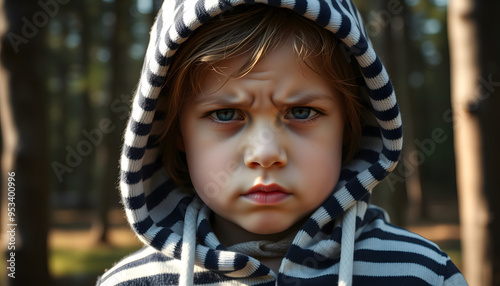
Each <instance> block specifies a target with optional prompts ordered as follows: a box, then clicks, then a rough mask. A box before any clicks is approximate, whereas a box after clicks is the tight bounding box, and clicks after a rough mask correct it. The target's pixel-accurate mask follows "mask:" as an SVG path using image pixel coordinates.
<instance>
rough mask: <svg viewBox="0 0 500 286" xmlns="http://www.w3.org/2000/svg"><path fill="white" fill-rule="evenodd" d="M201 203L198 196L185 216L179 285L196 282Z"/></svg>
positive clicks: (188, 285)
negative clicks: (195, 262)
mask: <svg viewBox="0 0 500 286" xmlns="http://www.w3.org/2000/svg"><path fill="white" fill-rule="evenodd" d="M200 207H201V203H200V201H199V200H198V199H197V198H194V200H193V201H192V202H191V203H190V204H189V206H188V207H187V210H186V216H185V217H184V230H183V236H182V247H181V265H182V267H181V271H180V274H179V285H186V286H192V285H193V283H194V258H195V253H196V219H197V215H198V213H199V209H200Z"/></svg>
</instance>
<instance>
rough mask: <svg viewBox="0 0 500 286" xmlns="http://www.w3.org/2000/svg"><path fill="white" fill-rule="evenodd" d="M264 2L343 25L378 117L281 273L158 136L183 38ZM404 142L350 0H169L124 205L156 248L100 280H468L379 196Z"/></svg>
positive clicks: (124, 161) (141, 106) (145, 73)
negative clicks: (225, 239)
mask: <svg viewBox="0 0 500 286" xmlns="http://www.w3.org/2000/svg"><path fill="white" fill-rule="evenodd" d="M261 1H262V2H261ZM255 3H262V4H268V5H271V6H276V7H282V8H284V9H291V10H293V11H295V12H296V13H298V14H300V15H302V16H303V17H306V18H308V19H310V20H313V21H314V22H316V23H317V24H318V25H319V26H321V27H324V28H325V29H327V30H329V31H330V32H332V33H334V34H335V35H336V37H338V38H339V39H340V40H341V41H342V43H343V46H344V47H345V49H346V52H347V53H348V54H349V55H351V56H352V57H353V58H354V59H355V60H356V62H357V63H358V64H359V66H360V70H361V72H362V75H363V79H364V81H363V83H362V85H361V88H363V89H364V90H365V91H366V95H367V97H368V98H369V100H368V101H369V103H370V104H371V108H370V111H371V115H370V117H371V118H373V120H371V123H367V124H366V126H364V128H363V134H362V138H361V142H360V147H359V150H358V151H357V153H356V155H355V156H354V158H353V159H352V160H351V161H349V163H347V164H346V165H344V166H343V167H342V171H341V174H340V179H339V182H338V184H337V186H336V188H335V190H333V191H332V193H331V195H330V196H329V197H328V198H327V199H326V200H325V201H324V202H323V204H322V205H321V206H319V207H318V209H317V210H316V211H315V212H313V213H312V215H311V216H310V217H309V218H308V219H307V220H306V221H305V223H304V224H303V226H302V227H301V229H300V230H299V231H298V232H297V234H296V235H295V237H294V238H293V241H292V243H291V245H290V247H289V248H288V251H287V252H286V255H285V257H284V258H283V260H282V262H281V266H280V268H279V271H278V273H275V272H273V271H272V270H271V269H269V268H268V267H266V266H265V265H264V264H262V263H261V262H260V261H259V260H257V259H255V258H254V257H251V256H248V255H245V254H243V253H239V252H234V251H231V250H229V249H228V248H226V247H225V246H223V245H222V244H221V243H220V242H219V240H218V239H217V237H216V236H215V234H214V233H213V231H212V228H211V226H210V221H209V218H210V214H211V210H210V209H209V208H208V207H207V206H206V205H205V204H203V202H202V201H201V200H200V199H199V198H198V197H196V196H193V195H189V194H186V193H184V192H181V191H180V190H179V188H177V187H176V185H175V184H174V183H173V181H172V180H171V179H170V178H169V176H168V174H167V172H166V171H165V169H164V167H163V161H162V156H161V152H160V149H161V148H160V145H159V144H158V143H157V138H158V136H159V134H160V132H161V131H160V130H161V128H160V126H161V122H162V119H163V117H164V111H161V110H159V106H160V105H161V104H158V101H159V94H160V91H161V89H162V88H163V84H164V81H165V78H166V76H167V74H168V70H169V66H170V64H171V62H172V59H173V58H174V54H175V53H176V50H177V49H178V48H179V46H180V44H181V43H182V42H184V41H185V40H186V39H187V38H188V37H189V36H190V35H191V34H192V32H193V31H194V30H195V29H196V28H197V27H199V26H200V25H202V24H203V23H206V22H207V21H208V20H209V19H211V18H213V17H216V16H218V15H220V14H221V13H223V12H224V11H227V10H231V9H232V8H233V7H235V6H237V5H243V4H245V5H253V4H255ZM157 106H158V110H157ZM166 112H168V111H166ZM368 121H369V122H370V120H368ZM165 140H169V138H166V139H165ZM402 140H403V139H402V123H401V115H400V113H399V109H398V105H397V102H396V96H395V93H394V89H393V86H392V84H391V82H390V80H389V77H388V75H387V72H386V70H385V68H384V66H383V64H382V63H381V61H380V60H379V58H378V57H377V55H376V54H375V52H374V50H373V47H372V45H371V43H370V41H369V39H368V36H367V33H366V30H365V28H364V24H363V22H362V20H361V17H360V15H359V12H358V11H357V9H356V8H355V6H354V5H353V3H352V2H351V1H350V0H269V1H265V0H167V1H165V2H164V4H163V6H162V8H161V10H160V12H159V14H158V17H157V19H156V21H155V23H154V25H153V28H152V31H151V40H150V44H149V47H148V50H147V53H146V57H145V61H144V66H143V70H142V74H141V79H140V82H139V85H138V89H137V92H136V94H135V97H134V101H133V108H132V113H131V116H130V119H129V122H128V126H127V129H126V132H125V136H124V145H123V150H122V158H121V179H120V189H121V195H122V200H123V205H124V209H125V212H126V216H127V219H128V221H129V223H130V226H131V227H132V229H133V230H134V232H135V233H136V234H137V236H138V237H139V239H140V240H141V241H142V242H143V243H144V245H145V246H144V248H142V249H141V250H139V251H137V252H136V253H133V254H131V255H130V256H128V257H126V258H124V259H123V260H121V261H120V262H118V263H117V264H115V265H114V266H113V267H112V268H111V269H109V270H108V271H106V272H105V273H104V274H103V275H102V276H101V277H100V278H99V280H98V282H97V285H103V286H105V285H467V283H466V282H465V279H464V277H463V276H462V274H461V273H460V272H459V271H458V269H457V268H456V267H455V265H454V264H453V263H452V262H451V260H450V258H449V257H448V256H447V255H446V254H445V253H444V252H442V251H441V250H440V249H439V248H438V247H437V246H436V245H435V244H433V243H432V242H430V241H428V240H426V239H424V238H422V237H420V236H418V235H416V234H413V233H411V232H409V231H407V230H404V229H401V228H398V227H396V226H393V225H391V224H390V223H389V222H388V217H387V215H386V213H385V212H384V211H383V210H382V209H380V208H378V207H375V206H373V205H370V204H369V198H370V194H371V190H372V189H373V188H374V187H375V186H376V185H377V184H378V183H379V182H380V181H381V180H383V179H384V178H385V177H386V176H387V175H388V174H389V173H390V172H391V171H392V170H393V169H394V168H395V166H396V164H397V161H398V159H399V156H400V153H401V147H402Z"/></svg>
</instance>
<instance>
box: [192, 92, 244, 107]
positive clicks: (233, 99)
mask: <svg viewBox="0 0 500 286" xmlns="http://www.w3.org/2000/svg"><path fill="white" fill-rule="evenodd" d="M193 102H194V104H196V105H224V106H225V105H231V106H250V105H251V104H252V102H253V97H250V96H238V95H231V94H217V93H211V94H203V95H199V96H197V97H196V98H195V99H194V101H193Z"/></svg>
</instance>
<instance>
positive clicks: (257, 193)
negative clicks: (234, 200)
mask: <svg viewBox="0 0 500 286" xmlns="http://www.w3.org/2000/svg"><path fill="white" fill-rule="evenodd" d="M289 196H290V193H289V192H288V191H287V190H286V189H285V188H283V187H282V186H280V185H278V184H269V185H263V184H258V185H255V186H253V187H252V188H251V189H250V190H248V191H247V192H246V193H244V194H243V197H245V198H246V199H248V200H250V201H252V202H254V203H257V204H259V205H274V204H278V203H280V202H282V201H283V200H285V199H286V198H287V197H289Z"/></svg>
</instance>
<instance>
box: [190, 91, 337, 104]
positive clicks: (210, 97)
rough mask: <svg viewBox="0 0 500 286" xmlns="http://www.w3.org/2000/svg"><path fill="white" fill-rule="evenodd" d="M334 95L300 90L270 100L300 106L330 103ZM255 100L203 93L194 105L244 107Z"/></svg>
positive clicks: (251, 97) (246, 97)
mask: <svg viewBox="0 0 500 286" xmlns="http://www.w3.org/2000/svg"><path fill="white" fill-rule="evenodd" d="M334 98H335V97H334V95H332V94H325V93H321V92H316V91H315V92H300V93H296V94H292V95H288V96H284V98H272V99H271V100H272V102H273V104H274V105H275V106H290V105H294V106H301V105H308V104H312V103H315V104H322V103H325V104H326V103H330V102H332V100H334ZM254 101H255V98H254V97H253V96H246V95H244V96H238V95H230V94H217V93H212V94H204V95H200V96H197V97H196V99H195V100H194V103H195V104H196V105H222V106H231V107H245V106H251V105H252V103H253V102H254Z"/></svg>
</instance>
